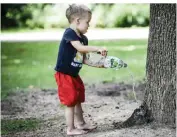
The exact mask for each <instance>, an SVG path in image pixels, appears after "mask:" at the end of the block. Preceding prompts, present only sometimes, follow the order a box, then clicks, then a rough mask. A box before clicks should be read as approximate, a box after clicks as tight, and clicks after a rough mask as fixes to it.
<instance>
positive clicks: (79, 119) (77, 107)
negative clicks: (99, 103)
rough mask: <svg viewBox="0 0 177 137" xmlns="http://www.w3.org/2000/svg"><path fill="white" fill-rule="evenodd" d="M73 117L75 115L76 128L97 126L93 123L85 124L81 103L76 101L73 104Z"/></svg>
mask: <svg viewBox="0 0 177 137" xmlns="http://www.w3.org/2000/svg"><path fill="white" fill-rule="evenodd" d="M75 117H76V122H77V128H78V129H86V130H87V129H88V130H92V129H95V128H96V127H97V126H95V125H90V124H87V123H86V122H85V121H84V118H83V110H82V106H81V103H77V104H76V105H75Z"/></svg>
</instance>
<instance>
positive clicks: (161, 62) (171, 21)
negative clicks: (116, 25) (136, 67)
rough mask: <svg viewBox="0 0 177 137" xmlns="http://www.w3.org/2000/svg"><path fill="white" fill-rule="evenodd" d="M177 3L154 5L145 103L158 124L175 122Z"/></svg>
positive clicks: (152, 8) (152, 7)
mask: <svg viewBox="0 0 177 137" xmlns="http://www.w3.org/2000/svg"><path fill="white" fill-rule="evenodd" d="M175 69H176V4H151V5H150V29H149V39H148V49H147V64H146V76H147V84H146V89H145V96H144V102H145V103H146V104H147V107H148V109H149V110H151V112H152V117H153V118H154V120H155V121H156V122H157V123H161V124H162V123H163V124H175V112H176V73H175Z"/></svg>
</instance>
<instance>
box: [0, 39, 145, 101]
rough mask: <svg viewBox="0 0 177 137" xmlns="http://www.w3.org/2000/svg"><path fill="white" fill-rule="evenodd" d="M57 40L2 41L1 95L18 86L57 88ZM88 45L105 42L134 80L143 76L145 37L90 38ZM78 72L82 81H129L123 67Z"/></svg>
mask: <svg viewBox="0 0 177 137" xmlns="http://www.w3.org/2000/svg"><path fill="white" fill-rule="evenodd" d="M58 43H59V42H15V43H8V42H2V44H1V48H2V49H1V50H2V51H1V58H2V63H1V64H2V65H1V70H2V73H1V75H2V76H1V79H2V92H1V93H2V94H1V95H2V99H3V98H5V97H7V96H8V95H9V94H11V92H12V91H15V90H18V91H20V89H22V88H23V89H24V88H26V89H31V88H35V87H39V88H57V86H56V82H55V79H54V73H55V71H54V67H55V65H56V59H57V53H58V52H57V51H58ZM89 45H96V46H105V47H106V48H107V49H108V51H109V52H108V55H110V56H117V57H119V58H121V59H122V60H123V61H125V63H127V64H128V68H129V69H130V70H131V71H132V72H133V74H134V76H135V80H141V79H143V78H144V76H145V62H146V48H147V40H111V41H90V42H89ZM80 75H81V77H82V79H83V81H84V82H85V83H89V84H91V83H99V82H103V81H112V80H114V81H116V82H122V81H124V82H130V83H131V79H130V75H129V73H128V72H127V70H126V69H120V70H118V71H116V70H114V69H98V68H94V67H89V66H87V65H83V68H82V70H81V72H80Z"/></svg>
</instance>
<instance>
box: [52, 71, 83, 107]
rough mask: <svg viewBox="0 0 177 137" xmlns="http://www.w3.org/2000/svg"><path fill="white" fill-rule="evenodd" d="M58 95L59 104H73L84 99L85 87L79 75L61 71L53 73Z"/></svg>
mask: <svg viewBox="0 0 177 137" xmlns="http://www.w3.org/2000/svg"><path fill="white" fill-rule="evenodd" d="M55 79H56V82H57V85H58V96H59V99H60V102H61V104H64V105H66V106H74V105H76V104H77V103H81V102H84V101H85V88H84V84H83V82H82V80H81V78H80V76H77V77H72V76H70V75H66V74H64V73H61V72H56V73H55Z"/></svg>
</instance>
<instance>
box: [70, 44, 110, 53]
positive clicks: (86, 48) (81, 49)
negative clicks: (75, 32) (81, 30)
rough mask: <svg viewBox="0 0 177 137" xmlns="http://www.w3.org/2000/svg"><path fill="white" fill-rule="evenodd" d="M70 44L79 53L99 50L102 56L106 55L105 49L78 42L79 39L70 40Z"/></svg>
mask: <svg viewBox="0 0 177 137" xmlns="http://www.w3.org/2000/svg"><path fill="white" fill-rule="evenodd" d="M71 44H72V45H73V47H74V48H75V49H77V51H79V52H81V53H88V52H100V53H101V55H102V56H106V54H107V50H106V49H105V48H102V47H96V46H84V45H82V44H81V43H80V41H71Z"/></svg>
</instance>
